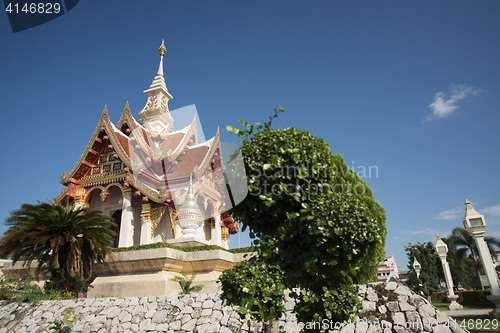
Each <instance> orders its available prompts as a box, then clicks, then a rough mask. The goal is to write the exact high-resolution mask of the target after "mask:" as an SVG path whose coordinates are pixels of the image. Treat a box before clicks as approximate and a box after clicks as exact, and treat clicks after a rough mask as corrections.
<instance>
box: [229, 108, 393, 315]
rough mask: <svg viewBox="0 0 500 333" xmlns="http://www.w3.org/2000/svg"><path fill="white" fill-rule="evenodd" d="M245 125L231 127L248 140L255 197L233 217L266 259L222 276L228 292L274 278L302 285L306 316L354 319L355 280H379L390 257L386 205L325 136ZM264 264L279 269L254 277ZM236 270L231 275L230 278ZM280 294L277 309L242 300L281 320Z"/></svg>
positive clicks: (239, 294) (299, 308) (232, 295)
mask: <svg viewBox="0 0 500 333" xmlns="http://www.w3.org/2000/svg"><path fill="white" fill-rule="evenodd" d="M279 112H281V110H280V111H279ZM277 113H278V111H276V110H275V116H276V115H277ZM271 120H272V118H271ZM240 123H242V124H243V125H245V126H246V127H247V130H245V131H241V130H237V129H234V128H230V127H228V130H229V131H231V132H232V133H235V134H238V135H240V137H242V138H243V141H241V142H242V144H243V146H242V149H241V152H242V155H243V160H244V162H245V167H246V173H247V182H248V189H249V195H248V196H247V197H246V198H245V200H244V201H243V202H242V203H240V204H238V205H237V206H235V207H234V208H233V209H232V214H233V217H234V218H235V219H237V220H239V221H240V222H241V223H242V224H243V229H245V228H246V227H249V228H250V233H251V236H256V237H258V238H259V239H258V240H256V241H255V244H257V245H259V247H258V251H257V252H258V255H259V260H257V259H254V260H252V261H250V262H249V263H245V264H243V263H242V264H239V265H237V266H236V267H235V268H234V269H233V271H226V272H224V273H223V275H222V277H221V280H224V279H225V281H226V282H227V283H226V284H223V291H224V294H223V295H224V296H223V297H226V298H227V299H228V300H229V299H232V300H237V302H241V300H243V299H245V297H246V295H245V292H244V289H245V290H253V289H252V288H253V287H254V286H255V285H257V286H258V285H259V284H260V285H265V284H262V282H261V281H260V280H259V279H265V280H273V281H274V282H275V283H278V285H281V284H283V285H284V287H285V288H287V289H290V290H292V289H293V288H299V290H300V292H299V293H292V294H291V296H292V297H295V298H296V299H297V301H298V303H297V305H296V308H295V310H296V312H297V314H298V317H299V319H300V320H301V321H313V320H316V321H317V320H321V319H330V320H336V321H344V320H348V319H349V317H350V316H351V315H352V314H354V312H355V310H354V308H355V305H357V304H358V300H357V293H356V290H355V288H354V287H353V282H361V281H362V282H365V281H366V280H375V279H376V270H377V267H378V263H379V261H380V260H381V258H382V256H383V254H384V253H383V248H384V242H385V235H386V228H385V212H384V210H383V208H382V207H381V206H380V205H379V204H378V202H376V201H375V200H374V199H373V195H372V192H371V191H370V189H369V188H368V187H367V186H366V184H365V183H364V182H363V181H362V180H361V179H360V178H359V177H358V176H357V175H356V173H355V172H354V171H352V170H350V169H348V168H347V166H346V164H345V163H344V161H343V159H342V156H341V155H340V154H337V155H333V154H332V153H331V151H330V148H329V147H328V145H327V144H326V143H325V142H324V141H323V140H322V139H318V138H316V137H314V136H313V135H311V134H310V133H308V132H306V131H301V130H297V129H295V128H287V129H284V130H274V129H271V126H270V123H267V124H264V125H260V124H256V125H249V124H248V123H244V122H243V121H240ZM263 128H264V130H262V129H263ZM256 129H257V132H256V131H255V130H256ZM258 130H261V131H260V132H258ZM252 135H253V137H251V136H252ZM264 263H265V264H266V265H268V267H272V268H273V269H268V271H267V272H266V274H265V275H264V276H261V275H258V278H259V279H256V278H255V277H254V278H252V274H253V273H254V272H255V270H254V269H252V267H251V265H257V266H258V267H259V266H260V265H263V264H264ZM240 265H244V267H243V266H242V268H240ZM249 265H250V266H249ZM358 272H360V273H361V274H363V276H364V277H365V278H366V279H365V280H364V281H363V279H360V278H358V276H359V275H360V274H358ZM229 274H231V279H226V278H225V276H227V275H229ZM232 281H240V282H241V283H242V284H240V285H232V283H233V282H232ZM233 284H236V283H235V282H234V283H233ZM280 295H282V291H281V290H280V289H278V290H277V295H274V296H275V297H276V299H273V304H272V306H271V307H269V304H268V303H266V302H264V300H265V299H264V298H263V296H262V295H260V294H256V295H255V296H253V298H252V302H246V303H244V302H243V303H237V302H236V303H235V304H240V305H241V306H244V307H246V306H248V304H250V305H251V306H253V309H250V311H249V312H250V314H252V315H254V316H256V317H257V318H261V319H262V318H278V317H279V315H280V314H281V311H282V309H281V308H280V307H279V305H280V304H282V302H283V298H282V297H281V296H280ZM255 302H257V303H255ZM267 302H269V301H267ZM271 310H272V311H273V314H272V315H271V314H269V312H268V311H271Z"/></svg>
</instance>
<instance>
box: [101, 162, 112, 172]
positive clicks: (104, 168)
mask: <svg viewBox="0 0 500 333" xmlns="http://www.w3.org/2000/svg"><path fill="white" fill-rule="evenodd" d="M110 170H111V164H108V165H103V166H102V172H109V171H110Z"/></svg>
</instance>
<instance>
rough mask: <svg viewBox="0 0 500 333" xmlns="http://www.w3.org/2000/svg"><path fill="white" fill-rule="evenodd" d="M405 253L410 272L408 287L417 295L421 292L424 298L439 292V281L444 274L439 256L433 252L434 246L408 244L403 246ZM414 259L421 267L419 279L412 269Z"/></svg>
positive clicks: (428, 244) (429, 243)
mask: <svg viewBox="0 0 500 333" xmlns="http://www.w3.org/2000/svg"><path fill="white" fill-rule="evenodd" d="M405 251H406V254H407V256H408V268H409V269H410V270H411V271H412V272H411V273H410V276H409V278H408V282H407V284H408V287H410V288H411V289H412V290H413V291H415V292H417V293H420V292H422V293H423V294H424V295H425V296H430V295H431V294H432V293H433V292H438V291H440V290H441V288H440V286H439V281H441V280H444V274H443V267H442V265H441V261H440V259H439V256H438V254H437V253H436V251H435V250H434V244H433V243H432V242H427V243H425V244H424V243H420V242H418V243H417V244H411V243H410V244H408V246H405ZM415 258H416V259H417V261H418V262H419V263H420V265H421V266H422V268H421V270H420V278H417V276H416V273H415V271H414V269H413V261H414V260H415Z"/></svg>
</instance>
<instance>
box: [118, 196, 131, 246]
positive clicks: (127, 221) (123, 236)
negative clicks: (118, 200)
mask: <svg viewBox="0 0 500 333" xmlns="http://www.w3.org/2000/svg"><path fill="white" fill-rule="evenodd" d="M132 245H134V213H133V212H132V189H131V188H125V189H124V190H123V203H122V218H121V223H120V235H118V247H128V246H132Z"/></svg>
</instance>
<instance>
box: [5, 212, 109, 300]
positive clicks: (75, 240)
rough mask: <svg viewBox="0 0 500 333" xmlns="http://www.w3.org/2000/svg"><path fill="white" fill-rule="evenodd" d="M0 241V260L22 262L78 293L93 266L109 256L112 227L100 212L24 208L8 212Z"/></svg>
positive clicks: (105, 216) (107, 217)
mask: <svg viewBox="0 0 500 333" xmlns="http://www.w3.org/2000/svg"><path fill="white" fill-rule="evenodd" d="M5 221H6V224H7V225H8V226H10V228H9V229H8V230H7V231H6V232H5V234H4V236H3V237H2V238H0V256H10V257H11V258H12V260H13V261H14V262H17V261H19V260H25V261H26V262H25V264H27V265H28V266H29V265H31V263H32V262H33V260H38V262H39V267H45V268H46V269H48V270H49V272H50V273H51V282H53V283H54V286H55V284H58V286H59V287H61V286H63V285H64V284H65V285H66V287H69V288H70V289H71V288H72V291H76V290H75V289H79V288H78V286H81V285H82V283H84V282H85V281H86V280H88V279H89V278H90V277H91V276H92V268H93V264H94V262H102V261H103V260H104V258H105V257H106V256H107V255H109V256H112V252H111V247H110V245H111V244H112V243H113V239H114V236H115V234H116V233H115V232H114V231H113V230H112V228H113V227H114V226H115V223H114V222H113V221H112V219H111V217H110V216H108V215H105V214H103V213H101V212H99V211H92V212H87V211H86V210H85V209H83V208H75V207H73V206H59V205H52V204H48V203H40V204H38V205H31V204H23V205H21V208H20V209H18V210H15V211H13V212H11V216H10V217H9V218H7V219H6V220H5Z"/></svg>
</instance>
